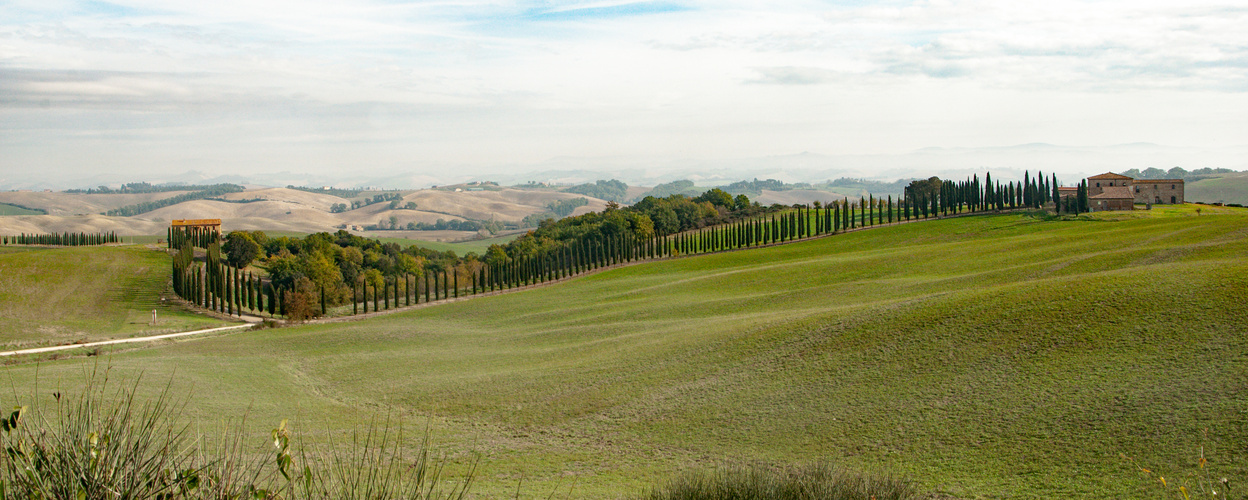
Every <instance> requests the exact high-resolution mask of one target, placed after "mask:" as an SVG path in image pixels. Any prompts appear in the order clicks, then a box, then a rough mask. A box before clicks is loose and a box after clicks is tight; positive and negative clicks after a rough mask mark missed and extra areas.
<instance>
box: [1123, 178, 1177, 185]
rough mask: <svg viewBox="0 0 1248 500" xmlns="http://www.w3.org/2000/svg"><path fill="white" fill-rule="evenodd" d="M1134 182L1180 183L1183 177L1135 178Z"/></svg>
mask: <svg viewBox="0 0 1248 500" xmlns="http://www.w3.org/2000/svg"><path fill="white" fill-rule="evenodd" d="M1135 183H1136V184H1182V183H1183V179H1136V180H1135Z"/></svg>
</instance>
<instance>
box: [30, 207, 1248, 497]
mask: <svg viewBox="0 0 1248 500" xmlns="http://www.w3.org/2000/svg"><path fill="white" fill-rule="evenodd" d="M1246 291H1248V210H1241V209H1229V208H1213V207H1205V208H1204V209H1203V211H1202V215H1200V216H1197V215H1196V213H1195V212H1194V210H1193V209H1192V208H1191V207H1155V208H1154V210H1152V211H1150V212H1147V213H1145V212H1142V211H1141V212H1135V213H1130V214H1115V213H1108V214H1098V215H1097V216H1094V217H1085V218H1082V219H1080V220H1066V221H1054V220H1044V219H1038V218H1032V217H1028V216H1023V215H999V216H982V217H967V218H959V219H949V220H943V221H934V222H925V223H920V224H909V225H903V226H899V227H893V228H884V229H873V230H869V231H862V232H856V233H851V234H847V235H838V236H834V237H831V238H825V239H821V240H816V241H809V242H803V243H798V244H792V245H785V246H779V247H773V248H768V249H761V250H748V251H738V252H732V253H726V254H719V255H710V256H702V257H696V258H686V259H677V260H672V261H666V262H658V263H651V264H645V265H638V266H633V267H628V268H622V269H616V270H612V271H608V272H604V273H600V274H596V275H593V276H589V277H585V278H580V279H577V280H574V281H571V282H567V283H563V284H557V285H554V286H548V287H542V288H539V289H536V290H532V291H526V292H522V293H516V294H508V295H501V296H495V297H487V298H481V299H473V300H469V301H462V302H457V303H453V304H448V305H442V306H436V307H430V308H425V309H419V310H416V311H412V312H408V313H404V314H395V315H390V316H385V317H380V318H375V319H371V320H368V321H362V322H353V323H335V324H325V325H309V326H303V327H296V328H286V329H279V330H269V331H264V332H248V333H245V334H239V335H231V336H227V337H219V338H213V339H204V340H197V341H192V342H184V343H177V344H172V345H164V346H159V347H154V348H145V349H138V350H132V351H129V352H123V353H118V354H116V355H115V356H114V357H112V359H111V361H110V363H111V365H112V366H113V369H114V370H116V371H118V372H125V373H136V372H138V371H139V370H142V371H143V372H144V374H145V375H144V376H145V377H146V378H147V379H148V380H153V379H154V380H162V381H163V380H165V379H167V378H168V377H171V376H174V374H176V378H175V382H174V383H175V386H177V387H178V388H179V389H182V388H193V389H194V394H195V396H194V399H193V400H192V401H191V407H192V408H193V409H194V410H195V411H198V412H200V414H201V415H203V416H204V418H206V419H209V420H215V419H221V418H226V417H237V416H240V415H243V414H244V413H248V414H249V421H252V422H255V426H256V430H257V434H256V435H257V442H259V443H261V444H262V441H263V438H264V434H263V433H262V431H267V429H268V428H271V427H272V426H273V425H275V424H276V422H277V420H278V419H280V418H285V417H297V418H298V419H299V422H302V423H303V424H304V427H303V428H304V429H313V432H311V433H310V434H308V435H309V436H310V437H311V438H312V439H324V438H325V434H324V432H322V431H319V430H318V429H325V428H328V433H329V434H330V435H335V434H336V435H338V436H340V437H341V436H342V433H344V432H347V431H348V430H350V429H355V428H358V427H359V426H361V425H363V424H364V423H366V422H368V419H369V418H370V417H369V415H377V414H382V415H385V414H389V415H403V414H407V415H417V417H416V418H417V421H418V422H422V423H423V420H421V419H422V418H423V417H421V416H422V415H427V416H431V417H432V420H431V421H430V422H431V425H432V428H433V429H434V442H435V443H436V444H437V445H438V446H439V447H440V448H441V449H442V450H443V451H444V452H446V453H448V455H449V456H450V457H452V458H453V459H455V460H459V461H466V460H469V458H468V457H470V456H471V452H474V451H475V452H479V453H480V454H481V466H480V469H479V471H478V484H477V486H476V489H475V491H477V492H478V493H481V494H483V495H485V496H502V495H507V496H511V494H512V493H513V492H514V491H515V489H516V488H517V484H518V483H522V484H523V488H522V490H523V494H522V496H523V497H524V498H536V497H542V498H545V497H546V496H547V495H549V494H550V493H551V492H552V491H555V489H556V488H559V491H561V492H562V491H566V490H567V489H569V488H574V489H575V492H576V495H575V496H578V497H590V498H615V497H619V496H621V495H627V494H632V493H634V492H637V491H638V490H639V489H640V488H642V487H644V486H647V485H650V484H653V483H654V482H656V481H659V480H662V479H664V478H666V477H669V476H670V475H671V474H673V473H675V472H677V471H680V470H685V469H690V468H705V467H711V466H713V465H714V464H717V463H723V462H724V461H753V460H763V461H769V462H773V463H786V462H791V461H807V460H816V459H829V460H833V461H835V462H838V463H841V464H844V465H847V466H851V467H856V468H864V469H869V470H874V469H880V470H885V471H889V472H892V473H895V474H902V475H906V476H908V477H910V478H913V479H914V480H916V481H918V482H919V483H920V484H921V485H923V486H924V487H925V488H928V489H934V490H939V491H944V492H948V493H950V494H952V495H955V496H958V497H966V498H975V497H994V498H995V497H1006V496H1008V497H1024V498H1054V497H1066V498H1096V497H1099V498H1120V497H1141V496H1156V493H1157V490H1156V488H1158V485H1159V484H1160V482H1159V481H1158V480H1157V478H1156V477H1151V476H1147V475H1145V474H1144V473H1142V472H1140V471H1139V470H1138V469H1137V468H1136V467H1135V466H1134V465H1132V464H1131V463H1130V462H1128V461H1127V460H1125V459H1123V458H1121V457H1120V454H1123V455H1126V456H1130V457H1133V458H1134V459H1135V460H1136V462H1137V463H1138V464H1140V465H1142V466H1145V467H1148V468H1149V469H1150V470H1151V471H1154V473H1153V474H1154V475H1156V474H1161V475H1163V476H1165V477H1166V478H1167V479H1168V481H1169V483H1168V484H1170V485H1171V486H1170V487H1171V488H1174V487H1175V485H1176V484H1177V483H1180V482H1182V481H1184V480H1185V479H1184V477H1185V475H1188V474H1192V473H1196V472H1198V471H1200V470H1201V469H1199V468H1198V467H1197V465H1196V460H1197V459H1198V457H1199V456H1200V454H1201V451H1200V448H1199V447H1201V446H1203V447H1204V451H1203V455H1204V457H1205V458H1207V459H1208V460H1209V464H1208V466H1207V467H1208V468H1209V469H1208V470H1211V471H1212V472H1211V473H1212V474H1215V475H1216V476H1217V477H1222V476H1226V477H1229V478H1231V480H1232V481H1241V480H1243V479H1245V478H1248V456H1245V452H1244V449H1245V446H1248V437H1246V436H1248V424H1246V422H1248V336H1246V335H1245V333H1248V332H1246V330H1248V327H1246V326H1245V325H1248V306H1246V305H1245V302H1244V296H1245V292H1246ZM83 363H84V362H82V361H61V362H57V363H53V364H44V365H43V366H41V367H40V368H39V370H40V371H41V377H43V378H44V379H45V380H46V379H54V380H60V381H64V382H63V383H65V384H72V383H74V382H73V381H74V380H77V379H78V378H79V377H78V374H80V373H81V372H82V370H83ZM86 363H90V361H87V362H86ZM8 370H9V376H10V377H11V378H12V380H14V381H15V382H14V383H15V385H17V386H18V387H19V388H20V387H28V386H29V385H30V381H31V380H32V378H33V373H34V368H33V367H30V366H19V367H11V368H9V369H8ZM47 385H51V384H47ZM154 385H158V384H154ZM1186 481H1188V482H1187V484H1188V485H1189V487H1191V486H1192V485H1193V483H1194V480H1192V479H1187V480H1186ZM560 494H561V495H562V493H560Z"/></svg>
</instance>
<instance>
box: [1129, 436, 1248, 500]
mask: <svg viewBox="0 0 1248 500" xmlns="http://www.w3.org/2000/svg"><path fill="white" fill-rule="evenodd" d="M1119 456H1120V457H1121V458H1122V459H1123V460H1126V461H1128V462H1130V463H1131V465H1132V466H1133V467H1135V468H1136V470H1138V471H1139V472H1140V474H1142V475H1143V476H1144V477H1146V478H1148V479H1147V481H1148V484H1149V485H1151V488H1152V489H1154V490H1157V491H1159V492H1160V493H1161V497H1162V498H1182V499H1183V500H1190V499H1192V498H1208V499H1212V500H1221V499H1230V498H1237V497H1235V496H1233V492H1232V490H1231V486H1232V481H1231V480H1230V479H1229V478H1227V477H1224V476H1219V475H1217V474H1213V473H1212V472H1211V471H1210V469H1211V467H1210V466H1209V460H1207V459H1206V458H1205V447H1204V446H1201V447H1200V452H1199V457H1198V458H1197V460H1196V467H1195V469H1194V470H1192V471H1189V472H1187V473H1185V474H1181V475H1179V476H1171V477H1170V478H1166V477H1165V476H1163V475H1160V474H1158V473H1156V472H1153V470H1151V469H1148V468H1146V467H1143V466H1141V465H1140V464H1139V463H1137V462H1136V461H1135V459H1134V458H1131V457H1128V456H1126V455H1124V454H1120V455H1119ZM1238 498H1245V497H1244V495H1243V494H1242V493H1241V494H1240V496H1239V497H1238Z"/></svg>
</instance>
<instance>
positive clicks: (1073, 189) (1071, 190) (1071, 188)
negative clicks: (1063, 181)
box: [1057, 186, 1079, 193]
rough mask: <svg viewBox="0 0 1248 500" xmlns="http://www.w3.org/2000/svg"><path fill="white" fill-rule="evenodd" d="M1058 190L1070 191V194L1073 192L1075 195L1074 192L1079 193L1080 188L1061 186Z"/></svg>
mask: <svg viewBox="0 0 1248 500" xmlns="http://www.w3.org/2000/svg"><path fill="white" fill-rule="evenodd" d="M1057 190H1058V191H1070V192H1072V193H1073V192H1075V191H1078V190H1079V188H1077V187H1061V186H1059V187H1058V188H1057Z"/></svg>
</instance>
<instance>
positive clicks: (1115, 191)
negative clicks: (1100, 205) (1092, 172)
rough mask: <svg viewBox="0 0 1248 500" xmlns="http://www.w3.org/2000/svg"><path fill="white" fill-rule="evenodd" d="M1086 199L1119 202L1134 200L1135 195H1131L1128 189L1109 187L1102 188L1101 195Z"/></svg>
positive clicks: (1124, 187)
mask: <svg viewBox="0 0 1248 500" xmlns="http://www.w3.org/2000/svg"><path fill="white" fill-rule="evenodd" d="M1088 199H1090V200H1121V199H1132V200H1134V199H1135V195H1134V194H1132V193H1131V188H1129V187H1126V186H1110V187H1107V188H1104V191H1101V194H1098V195H1096V196H1089V197H1088Z"/></svg>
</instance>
